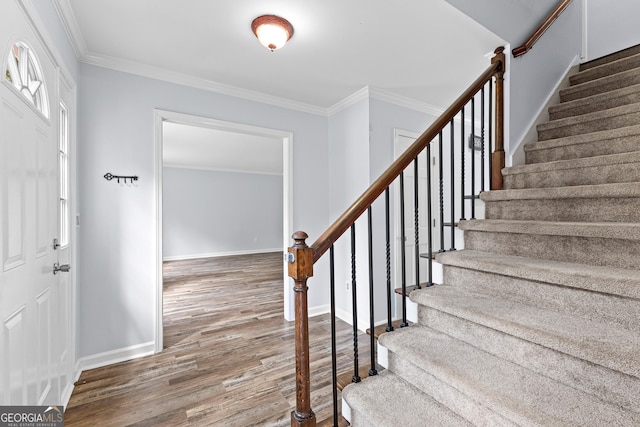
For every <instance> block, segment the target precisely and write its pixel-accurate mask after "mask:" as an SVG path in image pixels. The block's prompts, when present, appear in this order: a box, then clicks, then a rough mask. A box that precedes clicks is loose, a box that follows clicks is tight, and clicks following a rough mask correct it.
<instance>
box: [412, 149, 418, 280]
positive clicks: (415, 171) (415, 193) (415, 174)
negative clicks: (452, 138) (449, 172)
mask: <svg viewBox="0 0 640 427" xmlns="http://www.w3.org/2000/svg"><path fill="white" fill-rule="evenodd" d="M419 172H420V170H419V168H418V158H417V157H416V158H415V159H413V187H414V188H413V223H414V227H415V230H414V235H415V241H414V244H415V254H414V257H413V258H414V262H415V264H416V265H415V272H416V278H415V280H416V289H420V217H419V212H418V210H419V206H418V201H419V199H420V197H419V194H418V187H419V185H420V180H419V177H418V173H419Z"/></svg>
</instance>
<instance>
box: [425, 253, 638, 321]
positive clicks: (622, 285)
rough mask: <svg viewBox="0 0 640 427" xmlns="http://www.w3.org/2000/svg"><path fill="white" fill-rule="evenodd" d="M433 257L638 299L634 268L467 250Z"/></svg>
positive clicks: (443, 261) (463, 266)
mask: <svg viewBox="0 0 640 427" xmlns="http://www.w3.org/2000/svg"><path fill="white" fill-rule="evenodd" d="M437 261H438V262H439V263H441V264H443V265H445V266H448V265H450V266H455V267H461V268H467V269H471V270H478V271H484V272H490V273H495V274H500V275H504V276H511V277H518V278H523V279H528V280H532V281H537V282H545V283H549V284H554V285H558V286H564V287H570V288H575V289H585V290H589V291H593V292H598V293H605V294H610V295H614V296H616V297H623V298H635V299H638V300H640V273H638V271H637V270H630V269H622V268H611V267H599V266H592V265H584V264H575V263H570V262H560V261H550V260H540V259H536V258H525V257H518V256H510V255H496V254H492V253H489V252H479V251H471V250H463V251H455V252H445V253H442V254H439V255H438V257H437ZM638 304H640V301H639V302H638ZM639 310H640V307H639Z"/></svg>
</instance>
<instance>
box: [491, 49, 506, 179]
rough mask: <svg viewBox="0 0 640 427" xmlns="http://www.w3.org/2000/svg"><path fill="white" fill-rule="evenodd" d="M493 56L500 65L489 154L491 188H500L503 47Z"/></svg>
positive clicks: (504, 65) (502, 138) (502, 130)
mask: <svg viewBox="0 0 640 427" xmlns="http://www.w3.org/2000/svg"><path fill="white" fill-rule="evenodd" d="M494 53H495V56H494V57H493V58H491V63H492V64H494V63H496V62H500V63H501V64H502V65H501V66H500V68H499V69H498V71H497V72H496V112H495V117H496V130H495V132H496V138H495V142H496V144H495V149H494V151H493V153H492V154H491V170H492V176H491V189H492V190H502V188H503V181H502V169H503V168H504V166H505V156H504V72H505V70H506V68H507V63H506V58H505V55H504V47H499V48H497V49H496V50H495V52H494Z"/></svg>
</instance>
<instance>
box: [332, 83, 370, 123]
mask: <svg viewBox="0 0 640 427" xmlns="http://www.w3.org/2000/svg"><path fill="white" fill-rule="evenodd" d="M368 98H369V86H365V87H363V88H362V89H360V90H358V91H356V92H354V93H352V94H351V95H349V96H347V97H346V98H344V99H343V100H341V101H338V102H336V103H335V104H333V105H332V106H331V107H329V108H328V109H327V115H328V116H329V117H331V116H333V115H334V114H337V113H339V112H340V111H342V110H345V109H347V108H349V107H351V106H352V105H355V104H357V103H358V102H360V101H362V100H363V99H368Z"/></svg>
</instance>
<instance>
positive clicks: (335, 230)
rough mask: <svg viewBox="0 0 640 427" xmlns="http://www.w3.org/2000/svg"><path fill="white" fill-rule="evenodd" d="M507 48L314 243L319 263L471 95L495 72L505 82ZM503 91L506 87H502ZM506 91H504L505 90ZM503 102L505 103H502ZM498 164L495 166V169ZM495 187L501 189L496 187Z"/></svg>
mask: <svg viewBox="0 0 640 427" xmlns="http://www.w3.org/2000/svg"><path fill="white" fill-rule="evenodd" d="M503 51H504V48H503V47H499V48H497V49H496V50H495V56H494V59H493V60H492V61H491V65H490V66H489V67H488V68H487V69H486V71H485V72H484V73H482V74H481V75H480V77H478V78H477V79H476V80H475V81H474V82H473V83H472V84H471V86H469V88H468V89H467V90H465V91H464V92H463V93H462V95H460V96H459V97H458V99H456V100H455V101H454V103H453V104H452V105H451V106H450V107H449V108H447V109H446V110H445V111H444V113H442V115H441V116H440V117H438V118H437V119H436V121H435V122H433V124H432V125H431V126H429V127H428V128H427V130H425V131H424V132H423V133H422V135H420V136H419V137H418V139H416V140H415V142H414V143H413V144H412V145H411V146H410V147H409V148H408V149H407V150H406V151H405V152H404V153H403V154H402V155H401V156H400V157H398V158H397V159H396V160H395V161H394V162H393V163H392V164H391V166H389V168H387V170H386V171H384V173H383V174H382V175H380V177H379V178H378V179H377V180H376V181H374V183H373V184H371V186H370V187H369V188H367V190H365V192H364V193H362V195H361V196H360V197H358V199H357V200H356V201H355V202H354V203H353V204H352V205H351V206H350V207H349V208H347V210H346V211H344V213H343V214H342V215H341V216H340V217H339V218H338V219H337V220H336V221H335V222H334V223H333V224H332V225H331V226H330V227H329V228H328V229H327V230H326V231H325V232H324V233H323V234H322V235H321V236H320V237H319V238H318V239H317V240H316V241H315V242H314V243H313V245H311V248H312V249H313V262H314V263H315V262H316V261H317V260H318V259H320V257H321V256H322V255H323V254H324V253H325V252H326V251H327V250H328V249H329V248H330V247H331V245H333V243H334V242H335V241H336V240H338V238H339V237H340V236H342V234H343V233H344V232H345V231H347V229H348V228H349V227H351V224H353V223H354V222H355V221H356V219H358V218H359V217H360V215H362V214H363V213H364V211H366V210H367V208H368V207H369V206H371V204H372V203H373V202H374V201H375V200H376V199H377V198H378V196H380V195H381V194H382V192H383V191H384V190H385V189H386V188H387V187H388V186H389V185H391V183H392V182H393V181H394V180H395V179H396V178H397V177H398V176H399V175H400V173H402V171H403V170H404V169H405V168H406V167H407V166H409V164H410V163H411V162H412V161H413V159H415V158H416V156H417V155H418V154H420V153H421V152H422V150H424V149H425V147H426V146H427V145H428V144H429V143H430V142H431V141H432V140H433V139H434V138H435V137H437V136H438V134H439V133H440V131H441V130H442V129H444V128H445V126H447V125H448V124H449V122H450V121H451V120H452V119H453V118H454V117H455V116H456V114H458V112H459V111H460V110H461V109H462V107H464V106H465V105H466V104H467V103H468V102H469V100H471V98H473V96H474V95H475V94H476V93H477V92H478V91H479V90H480V89H481V88H482V87H483V86H484V85H485V83H487V82H488V81H489V80H490V79H491V78H492V77H493V76H494V75H498V76H499V80H500V81H499V82H498V84H497V85H496V89H497V88H498V87H500V86H501V84H502V74H504V70H505V60H504V53H503ZM500 90H501V91H502V89H501V88H500ZM501 93H502V92H501ZM501 93H500V94H499V95H497V96H496V109H498V107H499V108H500V109H501V110H502V111H504V107H503V105H504V104H502V102H501V99H500V98H499V96H500V95H501ZM498 104H501V105H498ZM498 120H499V122H498ZM502 128H503V118H502V115H501V116H500V117H498V114H496V131H497V130H498V129H502ZM503 135H504V134H503V133H502V132H500V139H498V137H496V147H495V151H496V152H501V153H503V154H502V158H503V163H502V166H501V167H500V165H498V170H497V172H498V173H501V172H500V171H501V170H502V168H503V167H504V137H503ZM495 170H496V168H495V167H494V171H495ZM492 189H501V188H493V186H492Z"/></svg>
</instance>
